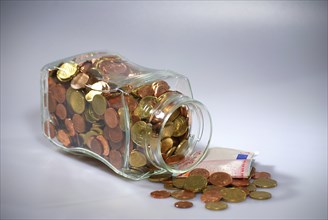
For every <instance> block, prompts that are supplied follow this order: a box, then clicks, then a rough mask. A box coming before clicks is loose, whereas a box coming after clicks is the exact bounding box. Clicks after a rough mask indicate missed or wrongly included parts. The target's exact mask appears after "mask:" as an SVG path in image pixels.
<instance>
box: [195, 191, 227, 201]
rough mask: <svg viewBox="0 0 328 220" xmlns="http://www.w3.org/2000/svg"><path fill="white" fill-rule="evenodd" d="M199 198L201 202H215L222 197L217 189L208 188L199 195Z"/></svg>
mask: <svg viewBox="0 0 328 220" xmlns="http://www.w3.org/2000/svg"><path fill="white" fill-rule="evenodd" d="M200 199H201V200H202V201H203V202H205V203H206V202H216V201H219V200H221V199H222V195H221V193H220V192H219V191H216V190H208V191H206V192H204V193H203V194H202V195H201V196H200Z"/></svg>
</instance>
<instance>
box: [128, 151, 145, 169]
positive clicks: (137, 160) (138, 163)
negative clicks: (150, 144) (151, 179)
mask: <svg viewBox="0 0 328 220" xmlns="http://www.w3.org/2000/svg"><path fill="white" fill-rule="evenodd" d="M129 164H130V165H131V166H133V167H142V166H145V165H146V164H147V159H146V156H145V155H144V154H143V153H141V152H139V151H137V150H133V151H132V152H131V153H130V158H129Z"/></svg>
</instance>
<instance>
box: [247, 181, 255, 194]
mask: <svg viewBox="0 0 328 220" xmlns="http://www.w3.org/2000/svg"><path fill="white" fill-rule="evenodd" d="M246 189H247V190H248V191H249V192H254V191H256V185H255V184H254V183H250V184H249V185H248V186H247V187H246Z"/></svg>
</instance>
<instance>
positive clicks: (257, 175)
mask: <svg viewBox="0 0 328 220" xmlns="http://www.w3.org/2000/svg"><path fill="white" fill-rule="evenodd" d="M252 178H253V179H258V178H271V174H270V173H268V172H255V173H254V176H253V177H252Z"/></svg>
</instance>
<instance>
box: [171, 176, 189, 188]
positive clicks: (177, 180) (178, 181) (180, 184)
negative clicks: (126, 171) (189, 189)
mask: <svg viewBox="0 0 328 220" xmlns="http://www.w3.org/2000/svg"><path fill="white" fill-rule="evenodd" d="M185 182H186V178H174V179H173V181H172V184H173V186H175V187H177V188H178V189H182V188H183V186H184V184H185Z"/></svg>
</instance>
